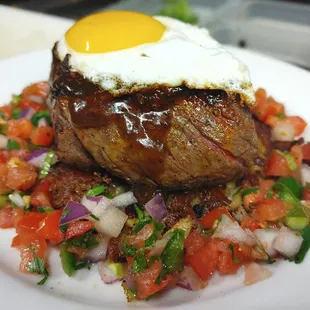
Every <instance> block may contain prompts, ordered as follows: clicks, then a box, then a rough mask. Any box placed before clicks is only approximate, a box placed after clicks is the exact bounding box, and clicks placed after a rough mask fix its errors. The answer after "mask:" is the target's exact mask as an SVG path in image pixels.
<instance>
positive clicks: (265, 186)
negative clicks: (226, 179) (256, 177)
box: [243, 180, 274, 211]
mask: <svg viewBox="0 0 310 310" xmlns="http://www.w3.org/2000/svg"><path fill="white" fill-rule="evenodd" d="M273 184H274V181H273V180H263V181H262V182H261V184H260V187H259V190H258V191H257V192H256V193H252V194H248V195H246V196H244V197H243V205H244V208H245V209H246V210H247V211H251V210H252V208H253V206H255V204H256V203H257V202H259V201H260V200H262V199H265V198H266V195H267V193H268V191H269V190H270V188H271V186H272V185H273Z"/></svg>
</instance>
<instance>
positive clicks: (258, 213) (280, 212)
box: [252, 199, 288, 221]
mask: <svg viewBox="0 0 310 310" xmlns="http://www.w3.org/2000/svg"><path fill="white" fill-rule="evenodd" d="M287 209H288V206H287V204H286V203H285V202H283V201H281V200H278V199H265V200H262V201H260V202H259V204H258V205H257V207H256V209H255V210H254V211H253V213H252V216H253V218H254V219H256V220H258V221H277V220H280V219H281V218H283V217H285V216H286V215H287Z"/></svg>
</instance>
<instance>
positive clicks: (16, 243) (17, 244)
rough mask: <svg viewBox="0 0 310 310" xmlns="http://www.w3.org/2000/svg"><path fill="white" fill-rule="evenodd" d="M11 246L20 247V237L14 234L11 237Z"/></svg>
mask: <svg viewBox="0 0 310 310" xmlns="http://www.w3.org/2000/svg"><path fill="white" fill-rule="evenodd" d="M11 247H12V248H18V247H20V237H19V235H16V236H15V237H14V238H13V239H12V243H11Z"/></svg>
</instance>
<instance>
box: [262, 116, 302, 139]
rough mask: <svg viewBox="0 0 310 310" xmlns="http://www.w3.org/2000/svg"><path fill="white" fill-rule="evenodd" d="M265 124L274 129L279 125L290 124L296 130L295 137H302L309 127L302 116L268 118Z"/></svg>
mask: <svg viewBox="0 0 310 310" xmlns="http://www.w3.org/2000/svg"><path fill="white" fill-rule="evenodd" d="M265 123H266V124H267V125H268V126H270V127H272V128H274V127H275V126H276V125H277V124H290V125H292V126H293V128H294V135H295V137H296V136H299V135H301V134H302V133H303V132H304V130H305V128H306V127H307V123H306V122H305V121H304V120H303V119H302V118H301V117H300V116H286V117H285V118H284V119H280V118H278V117H275V116H268V118H267V119H266V122H265Z"/></svg>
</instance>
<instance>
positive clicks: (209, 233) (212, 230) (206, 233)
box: [201, 229, 214, 237]
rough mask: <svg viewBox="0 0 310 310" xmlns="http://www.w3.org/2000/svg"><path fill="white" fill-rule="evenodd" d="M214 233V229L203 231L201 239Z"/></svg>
mask: <svg viewBox="0 0 310 310" xmlns="http://www.w3.org/2000/svg"><path fill="white" fill-rule="evenodd" d="M213 233H214V229H205V230H203V231H202V232H201V235H202V236H203V237H207V236H211V235H212V234H213Z"/></svg>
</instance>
